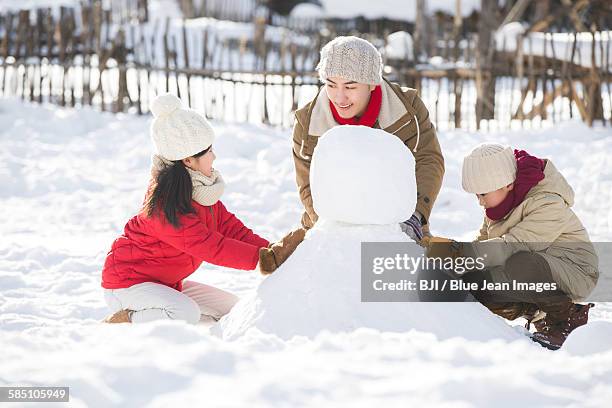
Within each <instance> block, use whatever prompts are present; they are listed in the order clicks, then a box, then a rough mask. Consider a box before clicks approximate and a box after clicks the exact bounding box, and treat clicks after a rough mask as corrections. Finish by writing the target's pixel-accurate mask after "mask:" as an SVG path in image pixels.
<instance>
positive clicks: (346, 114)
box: [325, 77, 376, 119]
mask: <svg viewBox="0 0 612 408" xmlns="http://www.w3.org/2000/svg"><path fill="white" fill-rule="evenodd" d="M374 88H376V87H375V86H374V85H368V84H360V83H357V82H354V81H347V80H344V79H342V78H338V77H331V78H327V80H326V81H325V91H326V92H327V97H328V98H329V100H330V101H331V103H333V104H334V107H335V108H336V111H337V112H338V114H339V115H340V117H342V118H344V119H350V118H353V117H355V116H361V115H362V114H363V112H365V110H366V108H367V106H368V103H369V102H370V95H371V93H372V91H373V90H374Z"/></svg>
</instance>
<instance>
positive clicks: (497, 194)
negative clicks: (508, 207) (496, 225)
mask: <svg viewBox="0 0 612 408" xmlns="http://www.w3.org/2000/svg"><path fill="white" fill-rule="evenodd" d="M513 188H514V183H511V184H508V185H507V186H505V187H502V188H499V189H497V190H495V191H491V192H490V193H485V194H476V198H478V204H480V205H481V206H482V207H484V208H485V209H487V208H494V207H497V206H498V205H500V204H501V203H502V201H504V200H505V199H506V197H507V196H508V193H509V192H510V191H511V190H512V189H513Z"/></svg>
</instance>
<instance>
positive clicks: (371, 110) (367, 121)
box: [329, 85, 382, 127]
mask: <svg viewBox="0 0 612 408" xmlns="http://www.w3.org/2000/svg"><path fill="white" fill-rule="evenodd" d="M381 105H382V90H381V88H380V85H378V86H376V88H374V90H373V91H372V92H371V95H370V101H369V102H368V106H367V107H366V110H365V112H363V115H361V117H359V118H358V117H356V116H355V117H352V118H348V119H345V118H343V117H341V116H340V115H339V114H338V111H337V110H336V107H335V106H334V104H333V103H332V101H329V107H330V109H331V111H332V115H334V120H335V121H336V122H337V123H338V124H340V125H361V126H367V127H374V124H375V123H376V120H377V119H378V114H379V113H380V106H381Z"/></svg>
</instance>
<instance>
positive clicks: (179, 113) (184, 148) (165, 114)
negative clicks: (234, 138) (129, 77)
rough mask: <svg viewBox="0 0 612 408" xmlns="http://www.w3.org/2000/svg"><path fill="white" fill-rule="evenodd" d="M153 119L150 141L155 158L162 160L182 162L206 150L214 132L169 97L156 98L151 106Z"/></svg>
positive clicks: (196, 116)
mask: <svg viewBox="0 0 612 408" xmlns="http://www.w3.org/2000/svg"><path fill="white" fill-rule="evenodd" d="M151 112H152V113H153V116H154V119H153V123H151V138H152V139H153V143H154V144H155V150H157V154H159V155H160V156H162V157H163V158H164V159H166V160H182V159H185V158H187V157H190V156H193V155H194V154H196V153H199V152H201V151H202V150H206V149H208V148H209V147H210V146H211V145H212V144H213V141H214V140H215V132H214V130H213V128H212V127H211V126H210V123H208V121H207V120H206V118H205V117H204V116H202V115H200V114H199V113H198V112H196V111H194V110H191V109H184V108H182V106H181V100H180V99H179V98H177V97H176V96H174V95H172V94H169V93H168V94H163V95H159V96H158V97H156V98H155V99H154V100H153V102H152V103H151Z"/></svg>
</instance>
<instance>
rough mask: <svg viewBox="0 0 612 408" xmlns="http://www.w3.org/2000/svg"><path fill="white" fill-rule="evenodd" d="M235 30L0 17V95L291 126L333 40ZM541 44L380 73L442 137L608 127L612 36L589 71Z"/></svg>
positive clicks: (106, 12) (453, 50) (53, 16)
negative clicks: (167, 98)
mask: <svg viewBox="0 0 612 408" xmlns="http://www.w3.org/2000/svg"><path fill="white" fill-rule="evenodd" d="M237 30H238V31H237V32H232V33H231V35H230V34H228V33H227V31H225V30H220V29H217V26H215V25H214V24H212V23H211V24H210V25H204V26H203V25H197V24H192V23H191V22H190V21H188V20H183V21H182V22H176V21H171V20H165V21H160V20H157V21H152V22H149V23H148V24H135V23H134V22H133V20H132V21H131V22H129V23H125V24H119V23H116V22H114V21H113V10H112V9H106V8H103V4H102V3H101V2H92V3H90V4H84V5H83V6H82V7H81V8H80V9H79V10H78V11H77V10H75V9H71V8H66V7H63V8H61V9H60V13H59V15H57V13H53V12H52V11H51V10H49V9H39V10H33V11H29V10H23V11H20V12H18V13H9V14H4V15H0V33H1V38H0V61H1V63H0V91H1V92H2V95H3V96H19V97H22V98H24V99H27V100H30V101H33V102H51V103H57V104H59V105H62V106H86V105H91V106H95V107H97V108H98V109H101V110H108V111H112V112H126V111H127V112H135V113H139V114H141V113H146V112H147V111H148V106H149V103H150V101H151V99H152V97H153V96H154V95H156V94H159V93H161V92H167V91H169V92H173V93H175V94H177V95H179V96H180V97H182V98H183V99H184V100H185V101H186V102H187V103H188V104H189V105H190V106H191V107H193V108H194V109H198V110H200V111H202V112H204V113H205V114H206V115H207V116H208V117H209V118H216V119H223V120H230V121H249V122H255V123H262V122H263V123H269V124H274V125H280V126H290V125H291V124H292V112H293V111H295V109H296V108H297V107H298V106H300V105H302V104H303V103H305V102H307V101H308V100H309V99H310V98H312V97H313V96H314V95H315V94H316V92H317V90H318V80H317V77H316V74H315V72H314V67H315V66H316V64H317V63H318V58H319V49H320V47H321V46H322V45H323V44H325V43H326V42H327V41H329V40H330V39H331V38H332V37H333V36H334V35H335V34H334V33H331V32H328V34H327V35H324V34H322V32H317V33H316V34H309V35H305V34H302V33H300V32H296V31H293V30H290V29H287V28H283V27H271V26H268V25H266V24H265V21H262V20H256V22H255V23H249V24H243V25H242V26H239V27H238V28H237ZM240 30H242V31H240ZM323 32H325V31H323ZM368 39H369V40H370V41H372V42H373V43H375V44H376V45H377V46H379V47H380V48H381V49H383V50H384V49H385V47H386V46H387V45H388V44H387V39H386V37H377V36H375V35H371V36H369V37H368ZM545 40H546V41H544V53H543V55H537V53H533V52H525V48H526V49H527V50H529V47H528V46H527V47H524V46H523V45H522V44H523V43H527V44H528V43H529V42H530V41H532V40H530V39H529V37H526V38H524V39H519V40H518V42H519V43H521V45H520V46H515V47H514V48H511V47H507V46H506V45H505V44H502V45H501V47H498V48H499V51H496V54H495V57H494V58H493V60H494V61H495V63H494V64H492V65H491V66H484V65H483V64H480V65H478V64H477V63H476V62H478V59H479V56H478V52H477V49H476V46H475V44H476V42H477V38H476V37H470V38H466V39H463V40H462V42H461V43H459V42H457V41H452V40H451V39H450V38H448V39H446V40H441V41H438V42H437V43H436V47H437V49H436V53H437V54H438V55H439V56H440V60H441V61H442V63H440V64H437V63H436V61H430V63H429V64H419V65H416V66H415V65H414V64H411V63H410V62H409V59H407V58H398V59H391V58H385V59H386V61H385V62H386V69H385V75H386V76H387V77H389V78H390V79H392V80H395V81H398V82H400V83H401V84H403V85H408V86H413V87H415V88H417V89H418V90H419V92H420V95H421V97H422V99H423V100H424V102H425V104H426V106H427V107H428V109H429V110H430V113H431V117H432V119H433V121H434V122H435V123H436V125H437V126H438V127H440V128H453V127H457V128H464V129H475V128H479V127H480V126H497V127H500V128H507V127H516V126H539V125H542V124H544V123H554V122H558V121H562V120H567V119H570V118H572V117H577V116H578V117H581V118H582V119H583V120H584V121H585V122H587V123H589V124H592V123H593V122H594V121H597V120H601V121H603V122H604V123H606V124H608V125H609V124H610V122H611V121H612V117H611V114H610V101H611V100H612V94H611V93H610V82H611V78H610V59H611V58H610V38H609V37H608V36H606V37H605V38H604V36H603V35H602V36H599V37H596V36H595V35H593V41H592V43H591V47H592V53H591V55H592V61H591V62H592V64H591V65H590V66H585V65H584V58H583V56H582V57H581V56H580V55H578V54H580V51H581V50H584V47H582V48H580V47H577V46H576V44H578V41H577V40H576V37H575V36H574V45H573V47H572V48H573V51H572V55H570V56H569V57H565V56H561V55H560V54H559V51H558V50H556V49H555V44H553V41H552V36H546V37H545ZM596 50H598V51H597V52H595V51H596ZM555 52H557V53H556V54H555ZM596 55H598V57H597V59H598V61H595V59H596V58H595V57H596ZM579 57H580V58H579ZM576 61H582V63H580V64H579V63H578V62H576ZM483 78H487V79H489V80H492V82H493V84H494V86H495V93H494V95H495V98H494V100H493V101H492V102H491V103H492V105H493V106H492V108H493V112H494V115H493V119H491V120H483V118H482V116H479V115H478V110H477V109H476V106H477V94H478V92H479V84H480V83H482V80H483Z"/></svg>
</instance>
